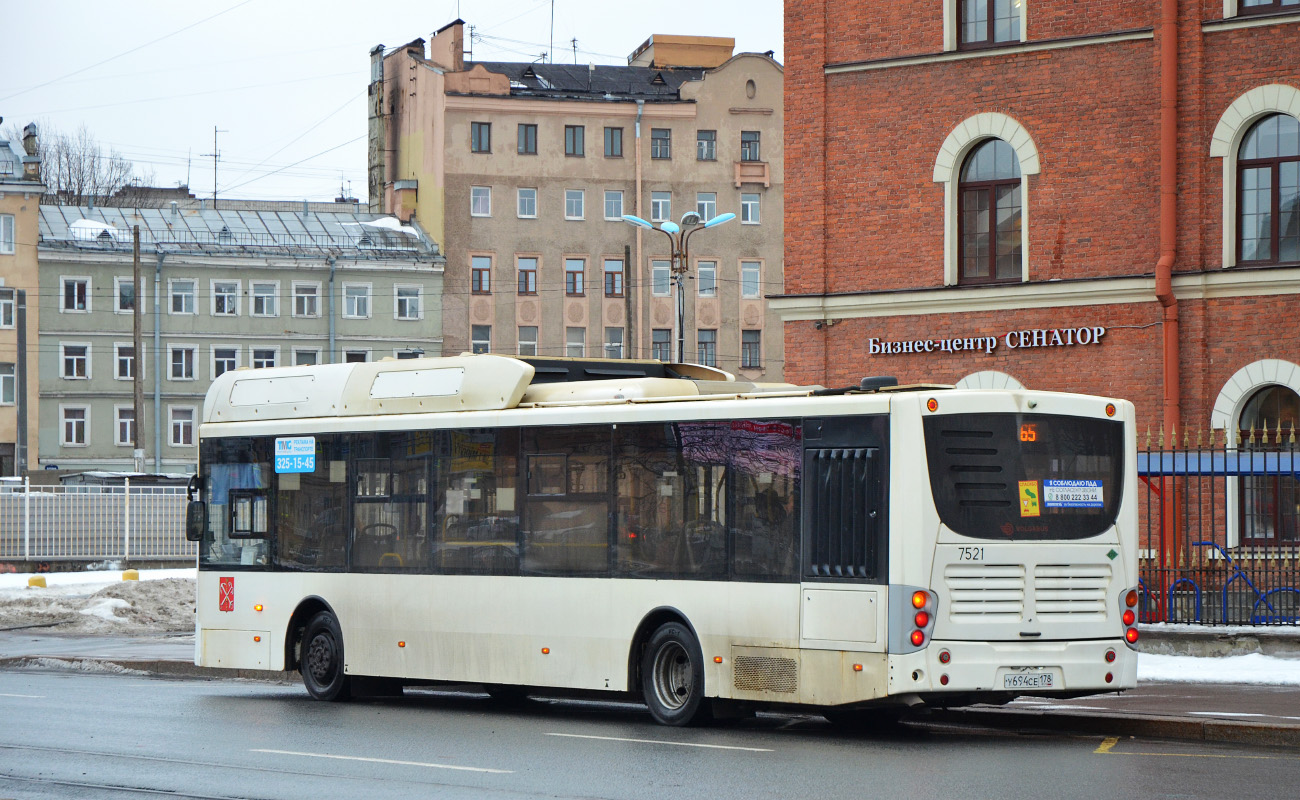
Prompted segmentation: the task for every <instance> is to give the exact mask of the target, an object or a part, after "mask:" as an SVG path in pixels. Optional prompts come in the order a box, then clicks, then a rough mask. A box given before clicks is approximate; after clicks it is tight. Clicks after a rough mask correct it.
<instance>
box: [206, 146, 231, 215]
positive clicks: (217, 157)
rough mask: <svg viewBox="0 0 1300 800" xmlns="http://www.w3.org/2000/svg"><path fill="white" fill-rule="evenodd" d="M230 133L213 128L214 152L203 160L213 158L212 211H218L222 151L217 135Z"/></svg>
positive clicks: (207, 154)
mask: <svg viewBox="0 0 1300 800" xmlns="http://www.w3.org/2000/svg"><path fill="white" fill-rule="evenodd" d="M218 133H230V131H219V130H217V126H216V125H213V126H212V152H211V153H204V154H203V158H207V157H208V156H212V210H213V211H216V210H217V161H219V160H220V159H221V151H220V150H218V149H217V134H218Z"/></svg>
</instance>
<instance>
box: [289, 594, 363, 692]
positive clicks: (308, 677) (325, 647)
mask: <svg viewBox="0 0 1300 800" xmlns="http://www.w3.org/2000/svg"><path fill="white" fill-rule="evenodd" d="M298 670H299V672H301V673H302V682H303V685H304V686H306V687H307V693H308V694H310V695H311V696H312V697H314V698H316V699H317V700H347V699H348V697H350V696H351V694H352V692H351V688H352V687H351V680H350V679H349V678H348V676H347V675H345V674H344V673H343V630H342V629H341V628H340V627H339V621H338V620H337V619H335V618H334V615H333V614H331V613H330V612H328V611H321V612H319V613H317V614H316V615H315V616H314V617H312V618H311V620H309V621H308V622H307V627H306V628H305V629H304V630H303V633H302V655H301V656H300V657H299V660H298Z"/></svg>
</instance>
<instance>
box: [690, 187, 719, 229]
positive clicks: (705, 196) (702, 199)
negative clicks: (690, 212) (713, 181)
mask: <svg viewBox="0 0 1300 800" xmlns="http://www.w3.org/2000/svg"><path fill="white" fill-rule="evenodd" d="M695 213H696V214H699V215H700V220H701V221H702V222H708V221H709V220H711V219H713V218H714V217H716V216H718V193H717V192H696V193H695Z"/></svg>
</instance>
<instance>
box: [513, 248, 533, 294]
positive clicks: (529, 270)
mask: <svg viewBox="0 0 1300 800" xmlns="http://www.w3.org/2000/svg"><path fill="white" fill-rule="evenodd" d="M515 266H516V267H517V268H518V272H519V283H518V285H519V294H537V259H536V258H531V257H530V258H517V259H515Z"/></svg>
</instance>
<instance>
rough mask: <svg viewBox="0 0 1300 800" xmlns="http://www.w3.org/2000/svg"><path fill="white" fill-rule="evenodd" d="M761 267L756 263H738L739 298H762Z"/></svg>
mask: <svg viewBox="0 0 1300 800" xmlns="http://www.w3.org/2000/svg"><path fill="white" fill-rule="evenodd" d="M762 274H763V265H762V263H760V262H758V261H742V262H740V296H741V297H750V298H753V297H762V296H763V289H762V286H763V279H762Z"/></svg>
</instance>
